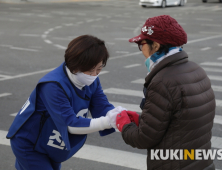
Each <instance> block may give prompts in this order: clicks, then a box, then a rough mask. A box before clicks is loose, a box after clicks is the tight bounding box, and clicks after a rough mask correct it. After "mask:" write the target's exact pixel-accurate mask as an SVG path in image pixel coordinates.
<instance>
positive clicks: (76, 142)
mask: <svg viewBox="0 0 222 170" xmlns="http://www.w3.org/2000/svg"><path fill="white" fill-rule="evenodd" d="M47 82H55V83H58V85H59V86H60V87H61V88H62V89H63V90H64V93H65V94H66V96H67V98H68V99H69V101H70V104H71V106H72V107H73V110H74V112H75V113H80V116H82V117H86V116H87V113H88V108H89V105H90V99H91V97H92V94H93V93H94V92H95V90H96V88H97V86H98V85H99V80H98V78H97V80H95V81H94V82H93V83H92V84H91V85H90V86H85V96H83V95H84V94H82V96H81V95H80V94H78V93H77V91H76V87H74V85H73V84H72V83H71V82H70V80H69V78H68V76H67V73H66V71H65V63H63V64H61V65H60V66H59V67H57V68H56V69H55V70H53V71H51V72H49V73H48V74H46V75H45V76H44V77H43V78H41V79H40V81H39V82H38V84H37V86H36V88H35V89H34V90H33V92H32V93H31V95H30V97H29V99H28V100H27V102H26V103H25V104H24V106H23V107H22V108H21V110H20V111H19V112H18V114H17V115H16V117H15V119H14V121H13V123H12V125H11V127H10V129H9V131H8V134H7V136H6V137H7V138H8V139H10V138H13V136H14V135H15V134H16V133H19V129H20V128H21V127H22V126H23V125H24V123H26V121H28V120H29V118H30V117H31V116H32V114H33V113H34V112H35V108H36V96H37V93H38V85H39V84H41V83H47ZM107 106H108V107H107V109H105V110H104V111H101V112H104V113H102V115H103V116H105V114H106V113H107V111H108V110H111V109H112V108H113V106H112V105H107ZM86 108H87V109H86ZM92 115H93V114H92ZM77 126H78V124H77ZM79 126H80V127H88V126H89V123H86V122H85V123H84V124H81V122H80V123H79ZM40 130H41V132H40V133H39V136H38V139H37V141H36V144H35V146H34V150H36V151H38V152H40V153H43V154H47V155H48V156H49V157H50V158H51V159H52V160H54V161H55V162H63V161H65V160H67V159H69V158H70V157H71V156H73V155H74V154H75V153H76V152H77V151H78V150H79V149H80V148H81V147H82V146H83V145H84V143H85V140H86V137H87V135H72V134H69V133H68V130H67V125H66V124H65V122H63V121H61V122H60V121H59V123H57V124H55V123H54V121H53V120H52V118H51V117H50V116H48V117H45V116H44V115H42V119H41V123H40ZM114 131H115V130H114V129H107V130H104V131H100V135H101V136H104V135H107V134H110V133H112V132H114Z"/></svg>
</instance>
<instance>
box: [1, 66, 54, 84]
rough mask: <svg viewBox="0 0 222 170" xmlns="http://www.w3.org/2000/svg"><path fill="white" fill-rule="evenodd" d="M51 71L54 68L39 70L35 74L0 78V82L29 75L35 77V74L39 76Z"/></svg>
mask: <svg viewBox="0 0 222 170" xmlns="http://www.w3.org/2000/svg"><path fill="white" fill-rule="evenodd" d="M53 69H55V68H51V69H46V70H41V71H35V72H31V73H25V74H19V75H16V76H11V77H7V78H0V81H4V80H10V79H15V78H21V77H26V76H31V75H35V74H41V73H45V72H49V71H52V70H53Z"/></svg>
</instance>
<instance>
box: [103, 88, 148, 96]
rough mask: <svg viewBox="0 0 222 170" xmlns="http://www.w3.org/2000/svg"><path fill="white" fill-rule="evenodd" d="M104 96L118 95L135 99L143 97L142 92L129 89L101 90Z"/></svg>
mask: <svg viewBox="0 0 222 170" xmlns="http://www.w3.org/2000/svg"><path fill="white" fill-rule="evenodd" d="M103 92H104V93H105V94H107V93H109V94H118V95H126V96H136V97H144V95H143V92H142V90H141V91H137V90H130V89H118V88H109V89H105V90H103Z"/></svg>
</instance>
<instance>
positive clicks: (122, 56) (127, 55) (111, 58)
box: [109, 51, 142, 60]
mask: <svg viewBox="0 0 222 170" xmlns="http://www.w3.org/2000/svg"><path fill="white" fill-rule="evenodd" d="M138 54H142V52H141V51H139V52H135V53H131V54H126V55H121V56H116V57H110V58H109V60H114V59H117V58H124V57H129V56H132V55H138Z"/></svg>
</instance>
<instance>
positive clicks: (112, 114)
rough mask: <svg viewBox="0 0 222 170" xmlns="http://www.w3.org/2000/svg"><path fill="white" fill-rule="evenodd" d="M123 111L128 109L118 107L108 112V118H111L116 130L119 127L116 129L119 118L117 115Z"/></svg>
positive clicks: (110, 120)
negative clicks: (117, 118)
mask: <svg viewBox="0 0 222 170" xmlns="http://www.w3.org/2000/svg"><path fill="white" fill-rule="evenodd" d="M123 110H127V109H125V108H123V107H122V106H118V107H115V108H114V109H113V110H110V111H108V112H107V114H106V117H108V118H109V123H110V125H111V126H112V127H113V128H115V129H117V127H116V116H117V114H119V113H120V112H122V111H123Z"/></svg>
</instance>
